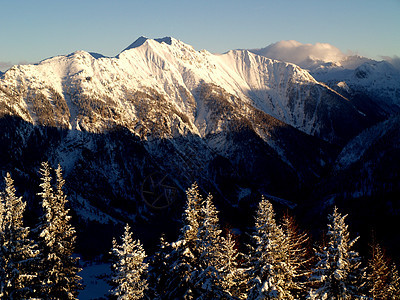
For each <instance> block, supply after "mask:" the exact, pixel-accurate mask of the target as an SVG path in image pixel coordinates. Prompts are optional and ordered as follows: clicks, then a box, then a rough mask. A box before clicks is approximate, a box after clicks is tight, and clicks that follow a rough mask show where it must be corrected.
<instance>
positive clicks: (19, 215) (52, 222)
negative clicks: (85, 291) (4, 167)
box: [0, 162, 81, 299]
mask: <svg viewBox="0 0 400 300" xmlns="http://www.w3.org/2000/svg"><path fill="white" fill-rule="evenodd" d="M51 171H52V169H51V168H50V166H49V164H48V163H47V162H45V163H42V166H41V169H40V173H41V176H42V177H41V181H42V183H41V184H40V187H41V192H40V193H39V194H38V195H39V196H40V198H41V204H42V208H43V216H42V217H41V219H40V221H39V224H38V226H37V227H36V228H35V229H33V230H32V231H31V230H30V228H29V227H26V226H24V223H23V214H24V212H25V207H26V202H24V201H23V200H22V197H18V196H16V190H15V188H14V182H13V179H12V178H11V176H10V174H9V173H7V175H6V177H5V190H4V192H3V193H1V195H0V299H77V295H78V291H79V289H81V284H80V281H81V278H80V277H79V276H78V275H77V273H78V272H79V271H80V269H79V267H78V259H77V258H75V257H73V250H74V244H75V239H76V234H75V229H74V228H73V226H71V224H70V220H71V217H70V216H69V214H68V213H69V210H68V209H67V208H66V204H67V198H66V195H65V194H64V192H63V186H64V183H65V182H64V179H63V177H62V170H61V167H60V166H58V168H57V169H56V170H55V174H56V184H55V186H54V187H53V184H52V182H51V181H52V176H51Z"/></svg>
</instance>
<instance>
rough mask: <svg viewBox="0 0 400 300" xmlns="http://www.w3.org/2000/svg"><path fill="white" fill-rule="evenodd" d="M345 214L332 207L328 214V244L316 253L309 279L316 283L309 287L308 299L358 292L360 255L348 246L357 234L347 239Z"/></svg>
mask: <svg viewBox="0 0 400 300" xmlns="http://www.w3.org/2000/svg"><path fill="white" fill-rule="evenodd" d="M345 218H346V216H342V215H341V214H340V213H338V211H337V208H336V207H335V209H334V211H333V214H332V215H329V216H328V220H329V222H330V223H329V224H328V233H327V235H328V238H329V241H328V244H327V245H326V246H325V247H323V248H322V251H320V252H318V253H317V259H318V261H317V264H316V267H315V269H314V270H313V276H312V279H313V280H314V282H315V283H316V285H317V288H316V289H315V290H311V291H310V297H311V298H312V299H349V298H350V299H351V298H355V297H358V296H360V293H361V292H360V291H361V288H362V286H363V284H364V271H363V269H362V268H361V267H360V266H361V259H360V257H359V255H358V253H357V252H355V251H353V250H352V248H353V246H354V244H355V242H356V241H357V239H358V238H356V239H354V240H350V234H349V231H348V226H347V225H346V224H345Z"/></svg>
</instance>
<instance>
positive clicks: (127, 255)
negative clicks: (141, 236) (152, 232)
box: [111, 224, 148, 300]
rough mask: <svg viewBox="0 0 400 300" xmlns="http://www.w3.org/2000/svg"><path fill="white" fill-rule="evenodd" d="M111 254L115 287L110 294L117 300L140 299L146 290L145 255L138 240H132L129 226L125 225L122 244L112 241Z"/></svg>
mask: <svg viewBox="0 0 400 300" xmlns="http://www.w3.org/2000/svg"><path fill="white" fill-rule="evenodd" d="M111 254H112V256H113V257H114V259H115V262H114V264H113V266H112V267H113V276H112V280H113V282H114V284H115V285H116V287H115V288H114V289H112V290H111V294H112V295H113V296H115V297H117V299H118V300H134V299H142V298H143V297H144V292H145V290H146V289H147V287H148V285H147V268H148V264H147V263H145V262H144V259H145V258H146V254H145V252H144V250H143V246H142V244H141V243H140V241H139V240H133V239H132V232H130V226H129V225H128V224H126V226H125V231H124V234H123V236H122V244H121V245H118V244H117V242H116V240H115V239H113V247H112V250H111Z"/></svg>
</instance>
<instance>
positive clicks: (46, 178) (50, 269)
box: [0, 162, 400, 299]
mask: <svg viewBox="0 0 400 300" xmlns="http://www.w3.org/2000/svg"><path fill="white" fill-rule="evenodd" d="M53 171H54V173H55V175H56V176H55V177H56V182H55V184H54V183H53V182H52V179H53V178H52V176H51V173H52V172H53ZM40 174H41V184H40V188H41V192H40V193H38V196H39V197H40V198H41V205H42V209H43V215H42V217H41V218H40V220H39V222H38V225H37V226H36V227H35V228H33V229H32V230H31V229H30V228H29V227H26V226H24V223H23V214H24V211H25V207H26V203H25V202H24V201H23V200H22V197H18V196H16V190H15V187H14V182H13V180H12V178H11V176H10V174H9V173H7V175H6V177H5V190H4V191H3V192H2V193H1V194H0V298H1V299H78V298H77V297H78V294H79V290H80V289H82V284H81V278H80V276H79V275H78V273H79V271H80V270H81V269H80V268H79V266H78V258H77V257H76V255H74V253H73V252H74V245H75V240H76V231H75V228H74V227H73V226H72V225H71V216H70V215H69V209H67V208H66V207H67V203H68V200H67V196H66V195H65V194H64V192H63V186H64V184H65V181H64V179H63V177H62V169H61V167H60V166H58V168H57V169H55V170H52V168H51V167H50V166H49V164H48V163H47V162H45V163H42V165H41V169H40ZM186 199H187V200H186V204H185V210H184V213H183V215H182V227H181V229H180V234H179V237H178V239H177V240H176V241H174V242H168V241H166V239H165V237H164V236H161V238H160V244H159V247H158V250H157V251H156V252H155V254H154V255H152V256H150V257H148V256H147V255H146V253H145V250H144V248H143V245H142V244H141V242H140V241H139V240H135V239H134V238H133V237H132V235H133V233H132V230H131V228H130V226H129V225H128V224H127V225H126V226H125V230H124V233H123V235H122V237H121V242H120V243H118V242H117V240H116V239H114V240H113V241H112V249H111V257H112V277H111V285H112V289H111V290H110V295H109V298H110V299H400V278H399V275H398V271H397V268H396V265H395V264H394V263H392V262H390V260H389V259H388V258H387V257H386V255H385V252H384V250H383V249H382V248H381V247H380V246H379V244H376V243H375V244H373V245H371V254H370V257H369V258H368V260H367V261H366V263H364V262H363V261H362V258H361V256H360V255H359V254H358V252H357V251H355V249H354V245H355V243H356V242H357V239H358V237H357V238H355V239H351V238H350V233H349V230H348V226H347V225H346V223H345V219H346V216H344V215H342V214H340V213H339V211H338V209H337V208H335V209H334V210H333V212H332V213H331V214H330V215H329V216H328V224H327V233H326V236H325V237H324V239H323V241H322V242H321V243H320V245H318V246H314V248H315V249H311V248H312V247H310V245H311V241H310V237H309V235H308V234H307V233H306V232H305V231H302V230H301V229H300V228H299V227H298V226H297V225H296V221H295V219H294V218H293V217H291V216H289V215H284V216H283V217H282V218H281V219H280V220H277V219H276V215H275V212H274V209H273V206H272V204H271V202H269V201H268V200H267V199H265V198H264V197H262V199H261V201H260V202H259V204H258V208H257V211H256V214H255V218H254V226H253V227H252V229H251V232H249V233H247V234H248V236H249V243H248V245H246V247H245V250H243V249H242V248H243V247H240V246H239V244H238V241H237V238H236V236H235V235H234V234H233V233H232V232H230V231H228V232H223V230H222V229H221V227H220V224H219V223H220V222H219V217H218V214H219V212H218V210H217V209H216V207H215V205H214V204H213V197H212V196H211V195H208V196H207V197H203V196H202V195H201V194H200V192H199V187H198V185H197V184H196V183H194V184H193V185H192V186H191V187H190V188H188V190H187V191H186ZM32 237H33V238H32Z"/></svg>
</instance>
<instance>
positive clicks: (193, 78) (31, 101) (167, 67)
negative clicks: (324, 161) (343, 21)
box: [0, 37, 365, 141]
mask: <svg viewBox="0 0 400 300" xmlns="http://www.w3.org/2000/svg"><path fill="white" fill-rule="evenodd" d="M96 57H98V58H96ZM96 57H94V56H92V55H91V54H90V53H87V52H84V51H77V52H74V53H72V54H70V55H68V56H58V57H53V58H51V59H48V60H44V61H42V62H41V63H39V64H38V65H25V66H18V67H13V68H11V69H10V70H8V71H7V73H6V74H5V75H4V78H3V79H2V80H1V81H0V86H1V87H2V88H3V89H4V90H6V91H7V92H9V93H10V92H12V93H14V94H15V95H17V96H16V98H17V99H18V101H17V102H18V103H15V104H14V109H15V108H16V107H19V110H24V111H25V112H26V111H28V112H29V113H28V114H26V113H25V115H24V116H23V117H24V120H26V121H29V122H34V123H35V124H37V123H40V124H46V122H47V121H45V120H43V119H44V118H47V117H50V116H43V112H41V111H38V109H37V107H38V106H40V105H43V103H44V102H46V103H47V101H48V102H50V105H51V110H52V113H53V114H54V117H53V118H52V119H53V122H55V124H56V125H57V126H63V127H68V128H75V129H83V130H87V131H91V132H101V131H102V130H107V129H108V128H110V126H111V127H113V126H116V125H121V126H125V127H128V128H129V129H130V130H131V131H133V132H135V133H136V134H138V135H140V132H138V129H135V128H136V127H137V126H139V127H140V124H139V123H140V117H138V113H139V110H140V107H139V104H138V101H137V100H138V99H137V97H138V93H141V92H144V93H146V94H159V95H162V97H164V98H165V102H164V103H162V104H160V105H162V106H165V109H166V110H172V111H174V112H176V116H175V117H172V118H173V120H170V121H171V122H178V123H179V122H180V124H181V127H179V126H178V127H179V129H178V131H179V133H183V132H188V131H190V132H192V133H194V134H199V135H200V136H203V134H204V132H205V131H204V128H203V127H204V126H207V121H208V120H206V119H204V120H203V119H201V118H202V117H204V116H203V115H202V114H201V111H198V107H201V105H199V103H198V99H196V95H194V94H193V92H194V91H195V90H196V88H198V87H199V86H200V84H202V83H206V84H214V85H216V86H219V87H221V88H223V89H224V90H225V91H226V92H227V93H229V94H232V95H233V96H235V97H236V98H237V99H240V103H241V104H240V105H242V107H243V109H247V108H248V107H249V105H250V106H253V107H254V108H257V109H261V110H262V111H264V112H265V113H268V114H270V115H272V116H273V117H275V118H277V119H279V120H281V121H283V122H285V123H287V124H289V125H292V126H294V127H296V128H298V129H300V130H302V131H303V132H305V133H307V134H312V135H316V136H318V137H321V138H323V139H325V140H328V141H341V140H343V139H348V138H349V135H351V134H355V133H356V132H358V131H359V130H360V128H361V127H363V126H365V125H364V124H363V122H364V119H365V118H364V117H363V115H362V114H359V113H358V111H357V110H356V109H355V108H354V107H353V106H352V104H351V103H350V102H349V101H347V100H346V99H345V98H344V97H342V96H341V95H339V94H337V93H336V92H334V91H333V90H331V89H329V88H328V87H327V86H325V85H323V84H320V83H318V82H317V81H315V79H314V78H313V77H312V76H311V75H310V74H309V73H308V72H307V71H304V70H302V69H300V68H299V67H297V66H295V65H292V64H288V63H283V62H278V61H273V60H270V59H266V58H263V57H260V56H257V55H254V54H252V53H250V52H248V51H230V52H228V53H226V54H222V55H213V54H210V53H209V52H207V51H205V50H203V51H200V52H198V51H195V50H194V49H193V48H192V47H191V46H189V45H186V44H184V43H183V42H181V41H178V40H175V39H173V38H164V39H158V40H151V39H146V38H144V37H141V38H139V39H138V40H137V41H136V42H134V43H133V44H132V45H130V46H129V47H128V48H127V49H126V50H124V51H123V52H121V53H120V54H119V55H118V56H117V57H115V58H106V57H100V56H98V55H97V56H96ZM37 98H39V99H37ZM132 98H133V99H132ZM82 99H84V100H82ZM38 102H40V103H41V104H38ZM140 106H141V105H140ZM67 108H68V112H69V115H68V113H67V115H68V117H63V116H64V114H61V115H60V114H59V112H60V111H65V110H66V109H67ZM338 108H339V109H338ZM339 110H340V114H341V115H343V118H344V119H347V120H352V123H353V125H355V126H351V128H355V130H354V132H350V133H349V134H347V133H346V134H345V135H344V136H343V135H342V134H343V130H342V128H340V126H341V125H340V124H335V121H334V120H335V119H336V118H335V116H336V114H338V113H339ZM47 113H51V111H50V109H49V111H48V112H47ZM28 115H29V117H28ZM178 115H180V116H181V117H183V118H184V119H185V120H186V121H187V122H186V123H185V122H183V121H182V118H181V117H179V116H178ZM201 124H203V125H201ZM202 126H203V127H202ZM336 127H339V128H336ZM140 128H141V127H140ZM340 131H342V132H340Z"/></svg>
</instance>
